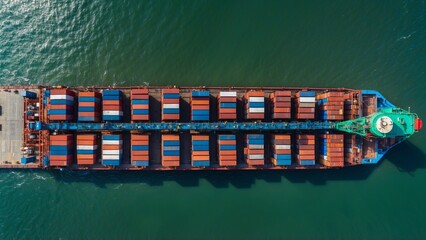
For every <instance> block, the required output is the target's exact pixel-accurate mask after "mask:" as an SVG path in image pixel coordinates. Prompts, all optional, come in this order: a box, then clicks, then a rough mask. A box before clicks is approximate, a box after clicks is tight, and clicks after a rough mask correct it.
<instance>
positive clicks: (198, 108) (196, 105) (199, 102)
mask: <svg viewBox="0 0 426 240" xmlns="http://www.w3.org/2000/svg"><path fill="white" fill-rule="evenodd" d="M190 103H191V120H192V121H209V120H210V92H209V91H192V92H191V101H190Z"/></svg>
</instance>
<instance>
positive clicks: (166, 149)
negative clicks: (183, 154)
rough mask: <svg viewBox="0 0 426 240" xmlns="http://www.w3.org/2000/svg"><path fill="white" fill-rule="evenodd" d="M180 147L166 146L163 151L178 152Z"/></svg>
mask: <svg viewBox="0 0 426 240" xmlns="http://www.w3.org/2000/svg"><path fill="white" fill-rule="evenodd" d="M179 148H180V147H179V146H164V147H163V150H165V151H177V150H179Z"/></svg>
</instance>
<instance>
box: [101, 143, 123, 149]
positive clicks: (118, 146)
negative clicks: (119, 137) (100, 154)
mask: <svg viewBox="0 0 426 240" xmlns="http://www.w3.org/2000/svg"><path fill="white" fill-rule="evenodd" d="M102 149H103V150H121V145H109V144H104V145H102Z"/></svg>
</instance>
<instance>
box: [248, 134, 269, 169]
mask: <svg viewBox="0 0 426 240" xmlns="http://www.w3.org/2000/svg"><path fill="white" fill-rule="evenodd" d="M244 155H246V163H247V164H248V165H249V166H254V165H264V163H265V158H264V156H265V140H264V135H263V134H247V141H246V148H245V149H244Z"/></svg>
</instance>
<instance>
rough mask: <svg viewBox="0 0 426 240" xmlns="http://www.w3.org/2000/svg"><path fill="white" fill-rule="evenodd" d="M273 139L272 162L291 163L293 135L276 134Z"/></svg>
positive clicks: (275, 163) (285, 164)
mask: <svg viewBox="0 0 426 240" xmlns="http://www.w3.org/2000/svg"><path fill="white" fill-rule="evenodd" d="M271 139H272V154H273V155H272V163H273V164H274V165H275V166H287V165H291V136H290V135H284V134H275V135H272V136H271Z"/></svg>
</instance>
